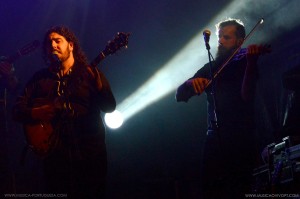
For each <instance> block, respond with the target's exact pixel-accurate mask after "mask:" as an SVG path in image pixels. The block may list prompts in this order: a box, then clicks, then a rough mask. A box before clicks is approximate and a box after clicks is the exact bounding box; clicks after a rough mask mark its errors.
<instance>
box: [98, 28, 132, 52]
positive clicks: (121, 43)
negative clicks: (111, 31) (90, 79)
mask: <svg viewBox="0 0 300 199" xmlns="http://www.w3.org/2000/svg"><path fill="white" fill-rule="evenodd" d="M129 35H130V33H124V32H118V33H117V35H116V36H115V37H114V39H113V40H112V41H109V42H108V43H107V45H106V47H105V49H104V50H103V54H104V55H105V56H107V55H111V54H114V53H115V52H116V51H118V50H119V49H121V48H122V47H125V48H127V45H128V38H129Z"/></svg>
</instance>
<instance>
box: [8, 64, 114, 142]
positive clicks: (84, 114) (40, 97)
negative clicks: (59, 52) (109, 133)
mask: <svg viewBox="0 0 300 199" xmlns="http://www.w3.org/2000/svg"><path fill="white" fill-rule="evenodd" d="M100 77H101V81H102V84H103V88H102V90H101V91H98V90H97V88H96V83H95V80H94V78H93V77H92V75H91V74H90V73H89V72H88V70H87V67H85V66H81V65H78V64H76V63H75V64H74V66H73V67H72V68H71V69H70V70H69V72H68V74H66V75H65V76H63V77H60V76H59V75H57V73H56V72H55V71H53V70H51V68H45V69H42V70H40V71H38V72H36V73H35V74H34V75H33V77H32V78H31V79H30V80H29V82H28V83H27V84H26V87H25V89H24V92H23V94H22V95H21V96H19V97H18V98H17V102H16V104H15V107H14V113H13V114H14V115H13V116H14V119H15V120H16V121H19V122H22V123H27V122H33V118H32V116H31V111H32V108H33V107H35V106H36V105H37V103H39V105H42V104H43V103H49V102H50V103H54V104H56V106H57V109H58V111H57V115H56V117H55V118H56V120H57V121H56V124H59V126H58V127H57V128H58V131H60V135H61V136H66V134H72V136H84V135H88V134H101V136H100V137H101V138H102V139H101V142H102V143H103V144H104V139H105V127H104V124H103V122H102V118H101V115H100V113H101V111H103V112H112V111H113V110H114V109H115V107H116V101H115V98H114V96H113V93H112V91H111V88H110V85H109V83H108V81H107V79H106V78H105V76H104V75H103V74H102V73H101V72H100ZM66 129H68V130H66ZM68 131H71V132H68Z"/></svg>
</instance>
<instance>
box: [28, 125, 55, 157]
mask: <svg viewBox="0 0 300 199" xmlns="http://www.w3.org/2000/svg"><path fill="white" fill-rule="evenodd" d="M24 132H25V136H26V140H27V143H28V145H29V147H30V148H31V149H32V150H33V151H34V152H35V153H36V154H38V155H39V156H42V157H43V156H46V155H47V154H48V153H49V151H50V150H51V136H52V135H53V126H52V124H51V123H50V122H36V123H34V122H33V123H27V124H25V125H24Z"/></svg>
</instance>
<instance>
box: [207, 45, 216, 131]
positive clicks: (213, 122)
mask: <svg viewBox="0 0 300 199" xmlns="http://www.w3.org/2000/svg"><path fill="white" fill-rule="evenodd" d="M205 46H206V50H207V53H208V60H209V68H210V83H211V84H212V86H211V91H210V94H211V96H212V104H210V106H213V107H212V112H211V113H209V114H213V115H212V116H211V115H210V116H209V118H208V119H209V120H210V121H209V122H210V128H209V129H208V130H207V135H212V134H213V133H215V132H216V131H217V130H218V128H219V127H218V117H217V112H216V96H215V78H214V75H213V70H212V61H211V58H212V54H211V53H210V45H209V43H208V41H207V42H205Z"/></svg>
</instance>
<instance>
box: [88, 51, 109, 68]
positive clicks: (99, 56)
mask: <svg viewBox="0 0 300 199" xmlns="http://www.w3.org/2000/svg"><path fill="white" fill-rule="evenodd" d="M105 57H106V55H105V53H104V52H103V51H101V53H100V54H99V55H98V56H97V57H96V58H95V59H94V60H93V61H92V62H91V66H92V67H97V65H98V64H99V63H100V62H101V61H102V60H103V59H104V58H105Z"/></svg>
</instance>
